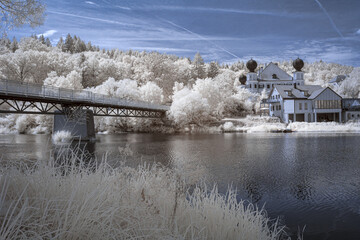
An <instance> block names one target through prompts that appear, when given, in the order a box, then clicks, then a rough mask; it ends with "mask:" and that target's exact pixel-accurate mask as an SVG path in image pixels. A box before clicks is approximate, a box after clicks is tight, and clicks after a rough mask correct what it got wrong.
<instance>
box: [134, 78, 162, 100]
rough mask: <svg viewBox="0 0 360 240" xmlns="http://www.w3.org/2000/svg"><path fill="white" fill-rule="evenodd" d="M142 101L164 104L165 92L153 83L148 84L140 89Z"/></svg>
mask: <svg viewBox="0 0 360 240" xmlns="http://www.w3.org/2000/svg"><path fill="white" fill-rule="evenodd" d="M139 91H140V96H141V100H143V101H145V102H150V103H158V104H160V103H162V102H163V101H164V96H163V90H162V89H161V88H160V87H159V86H158V85H156V83H153V82H147V83H146V84H145V85H143V86H141V87H140V88H139Z"/></svg>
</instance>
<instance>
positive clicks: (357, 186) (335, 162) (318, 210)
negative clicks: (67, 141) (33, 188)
mask: <svg viewBox="0 0 360 240" xmlns="http://www.w3.org/2000/svg"><path fill="white" fill-rule="evenodd" d="M48 138H49V136H44V135H38V136H29V135H17V136H15V137H14V136H5V135H4V136H2V137H1V139H0V140H1V141H0V152H1V153H2V158H3V159H18V158H19V156H22V155H24V156H26V157H27V158H28V159H36V158H46V156H49V154H50V153H49V152H50V150H51V149H52V147H51V144H50V145H49V144H48ZM97 138H98V142H96V143H86V144H83V145H80V149H82V151H80V152H78V153H79V154H80V155H83V153H85V152H86V156H88V157H87V159H89V161H91V159H100V160H101V159H102V158H103V156H104V155H105V154H107V158H108V159H107V161H108V163H109V164H111V165H113V166H116V165H117V164H119V162H120V161H126V164H127V165H129V166H134V167H135V166H137V165H139V164H142V163H143V162H154V161H156V162H159V163H161V164H163V165H165V166H168V167H171V168H174V169H177V170H178V171H179V172H181V173H182V174H183V175H184V176H185V177H186V180H187V181H188V182H189V183H194V182H197V181H199V179H206V182H207V183H209V184H214V183H216V184H217V185H218V189H219V190H220V191H221V192H222V193H226V191H227V189H228V187H229V186H233V188H236V189H237V191H238V196H239V199H244V200H249V201H252V202H253V203H257V204H258V206H260V207H262V206H263V205H264V204H265V209H266V210H267V212H268V214H269V216H271V217H278V216H283V217H282V218H283V219H284V222H285V223H286V225H287V226H288V227H290V230H291V231H292V232H293V233H294V234H296V232H297V230H298V227H300V228H301V229H302V227H303V226H304V225H306V230H305V233H304V239H311V238H313V239H325V237H324V236H329V238H330V237H334V236H339V234H342V233H346V234H347V235H346V236H345V235H343V237H342V239H346V237H347V239H356V238H357V237H358V235H360V229H359V228H358V223H359V222H360V211H359V209H360V157H359V156H360V148H359V142H360V135H359V134H319V133H309V134H295V133H292V134H270V133H267V134H236V133H227V134H216V135H206V134H202V135H189V134H179V135H165V134H118V135H98V136H97ZM76 144H77V143H73V144H71V145H68V146H66V147H63V149H62V150H61V149H57V148H54V153H55V154H57V155H58V156H59V155H61V154H62V153H61V151H65V152H66V151H68V152H67V153H66V154H69V153H73V152H74V149H77V145H76ZM124 149H128V150H129V152H128V153H131V154H124ZM59 150H61V151H60V152H59ZM47 158H48V157H47Z"/></svg>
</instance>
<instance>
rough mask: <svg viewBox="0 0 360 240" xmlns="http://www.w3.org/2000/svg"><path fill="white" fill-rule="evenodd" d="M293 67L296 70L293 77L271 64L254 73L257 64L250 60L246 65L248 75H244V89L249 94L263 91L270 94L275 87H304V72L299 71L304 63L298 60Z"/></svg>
mask: <svg viewBox="0 0 360 240" xmlns="http://www.w3.org/2000/svg"><path fill="white" fill-rule="evenodd" d="M293 66H294V68H295V70H296V71H295V72H294V73H293V77H291V76H290V75H289V74H287V73H286V72H285V71H284V70H282V69H281V68H279V66H278V65H277V64H275V63H272V62H270V63H269V64H267V65H266V66H265V68H262V67H261V68H260V69H259V70H258V72H257V73H256V72H255V69H256V68H257V62H256V61H254V60H252V59H251V60H250V61H248V62H247V63H246V67H247V68H248V69H249V73H247V75H246V85H245V87H246V88H247V89H249V90H250V91H251V92H255V93H260V92H262V91H263V90H264V89H266V91H267V92H270V90H271V89H272V88H273V87H274V86H275V85H294V84H295V85H296V86H302V85H304V72H302V71H301V69H302V67H303V66H304V62H303V61H302V60H301V59H299V58H298V59H296V60H295V61H294V62H293Z"/></svg>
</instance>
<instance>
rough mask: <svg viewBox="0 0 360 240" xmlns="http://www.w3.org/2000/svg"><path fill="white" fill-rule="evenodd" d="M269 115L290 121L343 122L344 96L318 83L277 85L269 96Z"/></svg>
mask: <svg viewBox="0 0 360 240" xmlns="http://www.w3.org/2000/svg"><path fill="white" fill-rule="evenodd" d="M268 103H269V115H270V116H274V117H279V118H280V119H281V121H283V122H286V123H290V122H330V121H334V122H342V106H341V105H342V98H341V96H339V95H338V94H337V93H336V92H334V91H333V90H332V89H331V88H322V87H321V86H318V85H301V86H297V85H296V86H295V85H294V86H281V85H275V86H274V88H273V89H272V90H271V92H270V94H269V98H268Z"/></svg>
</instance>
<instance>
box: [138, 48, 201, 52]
mask: <svg viewBox="0 0 360 240" xmlns="http://www.w3.org/2000/svg"><path fill="white" fill-rule="evenodd" d="M131 48H132V49H134V50H145V51H158V52H195V50H193V49H186V48H166V47H131Z"/></svg>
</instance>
